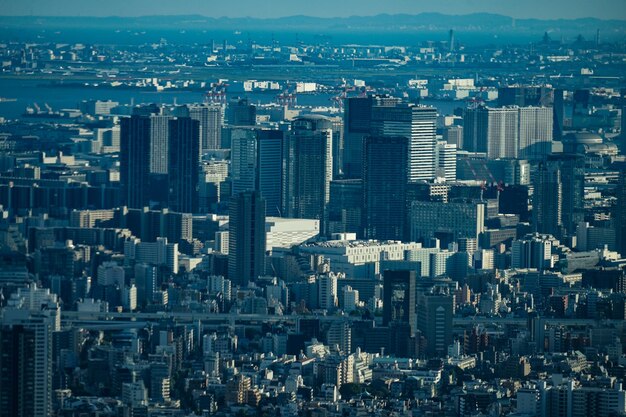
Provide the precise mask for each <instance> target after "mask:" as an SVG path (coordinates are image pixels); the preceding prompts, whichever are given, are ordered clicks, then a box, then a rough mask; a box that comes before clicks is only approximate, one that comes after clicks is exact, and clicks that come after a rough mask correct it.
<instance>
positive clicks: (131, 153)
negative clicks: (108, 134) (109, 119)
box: [120, 116, 152, 208]
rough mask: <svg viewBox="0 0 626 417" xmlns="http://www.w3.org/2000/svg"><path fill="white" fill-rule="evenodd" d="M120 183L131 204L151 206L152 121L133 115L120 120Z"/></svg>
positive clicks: (133, 205) (129, 204)
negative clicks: (149, 203)
mask: <svg viewBox="0 0 626 417" xmlns="http://www.w3.org/2000/svg"><path fill="white" fill-rule="evenodd" d="M120 125H121V131H120V182H121V184H122V187H123V190H124V191H123V193H124V201H125V202H126V204H127V205H128V206H129V207H133V208H140V207H144V206H146V205H148V201H149V194H148V190H149V186H150V172H151V171H150V152H151V135H150V132H151V125H152V123H151V120H150V118H149V117H140V116H132V117H131V118H126V119H122V120H121V122H120Z"/></svg>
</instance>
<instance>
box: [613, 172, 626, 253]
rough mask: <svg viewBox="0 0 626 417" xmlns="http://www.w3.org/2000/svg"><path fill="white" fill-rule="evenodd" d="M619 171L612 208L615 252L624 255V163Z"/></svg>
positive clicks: (625, 219)
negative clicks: (614, 201) (615, 199)
mask: <svg viewBox="0 0 626 417" xmlns="http://www.w3.org/2000/svg"><path fill="white" fill-rule="evenodd" d="M619 172H620V174H621V175H620V179H619V181H618V183H617V187H616V189H615V196H616V197H617V202H616V204H615V206H614V209H613V210H614V211H613V226H614V227H615V242H616V247H617V252H619V253H620V254H621V255H622V257H626V164H622V165H621V166H620V169H619Z"/></svg>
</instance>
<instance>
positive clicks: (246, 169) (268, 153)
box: [230, 127, 283, 216]
mask: <svg viewBox="0 0 626 417" xmlns="http://www.w3.org/2000/svg"><path fill="white" fill-rule="evenodd" d="M282 151H283V132H282V131H280V130H271V129H262V128H252V127H236V128H233V129H232V130H231V161H232V164H231V174H230V176H231V179H232V192H233V194H238V193H240V192H243V191H252V190H257V191H259V192H260V193H261V195H262V197H263V198H264V199H265V201H266V205H267V215H268V216H280V215H281V190H282V170H283V165H282V157H283V155H282Z"/></svg>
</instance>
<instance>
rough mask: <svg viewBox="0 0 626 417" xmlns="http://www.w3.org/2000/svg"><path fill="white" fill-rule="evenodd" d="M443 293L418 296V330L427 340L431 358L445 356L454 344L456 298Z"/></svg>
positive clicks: (427, 348) (428, 293)
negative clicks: (453, 321) (453, 325)
mask: <svg viewBox="0 0 626 417" xmlns="http://www.w3.org/2000/svg"><path fill="white" fill-rule="evenodd" d="M443 291H444V290H443V289H441V292H435V291H434V290H433V291H430V292H424V293H419V294H418V295H417V329H418V330H419V331H420V332H421V333H422V336H423V337H424V338H425V339H426V352H425V354H426V355H427V356H429V357H432V356H439V357H441V356H445V354H446V352H447V349H448V346H449V345H450V344H451V343H452V317H453V315H454V296H452V295H450V294H447V293H445V292H443Z"/></svg>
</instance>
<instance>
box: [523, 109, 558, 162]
mask: <svg viewBox="0 0 626 417" xmlns="http://www.w3.org/2000/svg"><path fill="white" fill-rule="evenodd" d="M518 111H519V152H518V157H519V158H525V159H542V158H545V156H546V155H548V154H549V153H550V152H551V151H552V136H553V115H552V113H553V110H552V109H551V108H549V107H520V108H519V109H518Z"/></svg>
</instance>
